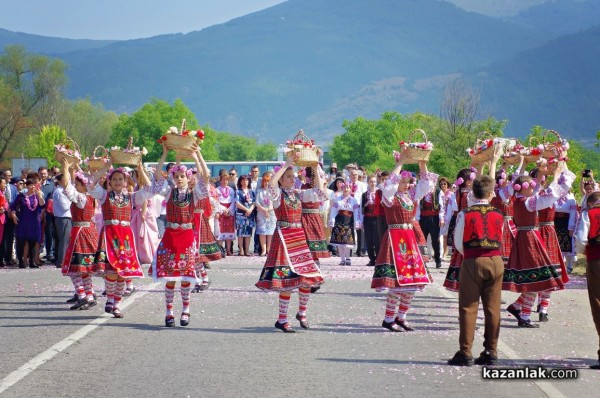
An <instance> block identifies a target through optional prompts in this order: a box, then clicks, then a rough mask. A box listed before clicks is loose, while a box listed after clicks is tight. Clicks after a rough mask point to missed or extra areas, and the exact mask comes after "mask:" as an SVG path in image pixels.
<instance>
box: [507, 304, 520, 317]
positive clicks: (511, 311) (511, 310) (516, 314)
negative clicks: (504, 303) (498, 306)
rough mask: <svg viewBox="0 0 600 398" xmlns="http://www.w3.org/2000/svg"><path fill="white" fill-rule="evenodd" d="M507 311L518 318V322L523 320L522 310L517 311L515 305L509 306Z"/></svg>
mask: <svg viewBox="0 0 600 398" xmlns="http://www.w3.org/2000/svg"><path fill="white" fill-rule="evenodd" d="M506 311H508V313H509V314H511V315H512V316H514V317H515V318H517V320H521V310H518V309H516V308H515V306H514V305H512V304H511V305H509V306H508V307H507V308H506Z"/></svg>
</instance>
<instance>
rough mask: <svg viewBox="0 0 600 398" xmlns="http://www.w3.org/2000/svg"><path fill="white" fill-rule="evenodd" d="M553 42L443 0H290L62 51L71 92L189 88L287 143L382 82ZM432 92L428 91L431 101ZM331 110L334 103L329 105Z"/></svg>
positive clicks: (199, 105) (205, 105) (216, 113)
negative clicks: (177, 30) (186, 27)
mask: <svg viewBox="0 0 600 398" xmlns="http://www.w3.org/2000/svg"><path fill="white" fill-rule="evenodd" d="M545 40H546V35H545V34H541V33H539V32H537V31H534V30H532V29H528V28H523V27H519V26H516V25H514V24H512V23H507V22H504V21H501V20H498V19H495V18H491V17H486V16H483V15H480V14H476V13H469V12H466V11H464V10H462V9H459V8H457V7H455V6H454V5H452V4H449V3H445V2H440V1H436V0H372V1H368V2H367V1H364V0H289V1H287V2H285V3H282V4H279V5H277V6H274V7H271V8H268V9H266V10H263V11H260V12H256V13H253V14H250V15H247V16H244V17H241V18H237V19H234V20H232V21H230V22H228V23H225V24H222V25H217V26H213V27H210V28H207V29H204V30H202V31H199V32H193V33H189V34H186V35H181V34H179V35H167V36H160V37H154V38H149V39H142V40H133V41H123V42H118V43H114V44H110V45H106V46H103V47H101V48H98V49H91V50H81V51H76V52H71V53H67V54H62V55H61V57H62V58H63V59H64V60H65V61H66V62H67V63H68V64H69V71H68V75H69V79H70V82H71V84H70V87H69V91H68V93H69V96H71V97H73V98H75V97H84V96H90V97H91V98H92V99H93V100H94V101H99V102H102V103H103V104H104V106H105V107H106V108H108V109H112V110H115V111H132V110H135V109H137V108H138V107H139V106H141V105H142V104H144V103H146V102H147V101H148V100H149V99H150V98H151V97H159V98H162V99H165V100H173V99H175V98H181V99H182V100H183V101H184V102H185V103H186V104H187V105H188V106H189V107H190V108H191V109H192V111H194V112H195V114H196V116H197V117H198V119H199V121H200V122H201V123H209V124H210V125H211V126H212V127H214V128H216V129H219V130H226V131H230V132H234V133H244V134H248V135H253V136H260V137H262V138H265V139H268V140H272V141H274V142H278V141H281V139H282V138H284V137H287V136H289V135H290V134H291V133H292V132H294V131H296V130H297V129H298V128H300V127H306V126H311V127H312V126H315V128H316V126H322V127H321V129H319V130H312V131H307V132H308V133H309V134H311V133H312V135H313V136H321V135H323V134H331V133H332V132H334V131H331V129H332V128H337V131H339V130H341V122H342V121H343V119H346V118H350V119H353V118H355V117H357V116H360V115H361V114H362V113H363V112H362V108H360V107H359V108H352V107H350V109H347V108H345V107H344V106H340V101H341V102H343V101H344V100H352V99H353V98H351V97H352V96H353V95H355V94H356V93H362V94H361V95H363V96H365V97H364V98H368V94H369V92H371V91H372V90H373V89H371V88H370V87H371V86H372V85H375V86H377V84H379V83H378V82H386V81H388V80H390V79H391V81H397V80H398V79H400V80H403V79H404V80H406V81H409V82H412V83H411V84H423V85H424V86H423V88H427V87H430V86H431V84H432V82H437V83H436V84H438V85H439V84H440V81H441V80H440V79H438V78H435V76H440V75H448V74H451V73H456V72H459V71H464V70H467V69H473V68H477V67H481V66H483V65H487V64H489V63H490V62H494V61H498V60H500V59H503V58H505V57H506V56H509V55H512V54H515V53H517V52H519V51H522V50H525V49H528V48H533V47H535V46H537V45H540V44H542V43H543V42H545ZM419 82H421V83H419ZM362 90H366V92H363V91H362ZM434 97H436V98H437V97H439V94H434V95H433V97H431V96H430V97H429V98H421V99H419V101H421V103H422V104H430V105H431V104H433V103H435V100H436V98H434ZM432 98H433V99H432ZM437 100H439V98H437ZM402 101H403V102H404V103H406V104H409V105H410V103H411V102H412V103H413V104H418V102H417V103H415V102H413V101H411V98H405V99H403V100H402ZM394 104H395V102H394V101H392V100H390V101H387V102H386V101H385V100H383V101H382V100H381V98H379V99H378V102H377V103H376V104H373V105H377V106H371V107H370V108H372V109H371V111H372V112H374V113H376V114H379V113H381V112H383V111H386V110H393V109H395V108H394V107H393V106H394ZM342 105H343V104H342ZM409 107H410V106H409ZM332 108H335V109H337V112H334V113H328V112H326V110H328V109H332ZM411 110H413V111H414V110H417V109H415V108H411Z"/></svg>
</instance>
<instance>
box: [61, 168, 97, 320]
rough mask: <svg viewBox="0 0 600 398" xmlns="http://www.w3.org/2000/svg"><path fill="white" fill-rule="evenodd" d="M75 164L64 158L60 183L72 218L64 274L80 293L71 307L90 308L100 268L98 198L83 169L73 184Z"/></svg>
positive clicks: (77, 292) (63, 264)
mask: <svg viewBox="0 0 600 398" xmlns="http://www.w3.org/2000/svg"><path fill="white" fill-rule="evenodd" d="M72 166H73V164H72V163H70V162H69V160H68V159H67V158H66V157H63V158H62V169H63V178H62V180H61V182H60V184H61V185H62V186H63V187H64V188H65V194H66V196H67V198H68V199H69V200H70V201H71V202H72V204H71V217H72V221H73V228H72V229H71V235H70V236H69V244H68V246H67V250H66V252H65V259H64V261H63V263H62V274H63V275H65V276H69V277H70V278H71V281H72V282H73V286H74V287H75V293H76V294H77V302H75V304H73V305H72V306H71V308H70V309H72V310H87V309H89V308H91V307H93V306H95V305H96V299H95V297H94V288H93V284H92V275H94V274H95V273H97V272H98V264H97V263H96V262H95V257H96V251H97V249H98V230H97V229H96V223H95V222H94V215H95V212H96V201H95V200H94V198H92V197H91V196H90V195H89V194H88V193H87V184H88V182H89V181H88V178H87V177H86V176H85V175H84V174H83V173H82V172H81V171H77V172H76V173H75V174H74V176H73V177H74V178H73V184H72V183H71V172H70V169H71V167H72Z"/></svg>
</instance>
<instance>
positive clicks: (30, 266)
mask: <svg viewBox="0 0 600 398" xmlns="http://www.w3.org/2000/svg"><path fill="white" fill-rule="evenodd" d="M29 268H40V266H39V265H35V264H29Z"/></svg>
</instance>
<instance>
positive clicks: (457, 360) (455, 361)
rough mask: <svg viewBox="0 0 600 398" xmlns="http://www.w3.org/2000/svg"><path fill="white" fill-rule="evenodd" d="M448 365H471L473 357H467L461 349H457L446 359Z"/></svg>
mask: <svg viewBox="0 0 600 398" xmlns="http://www.w3.org/2000/svg"><path fill="white" fill-rule="evenodd" d="M448 365H452V366H473V358H469V357H468V356H466V355H465V354H464V353H463V352H462V351H457V352H456V354H454V356H453V357H452V359H449V360H448Z"/></svg>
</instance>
